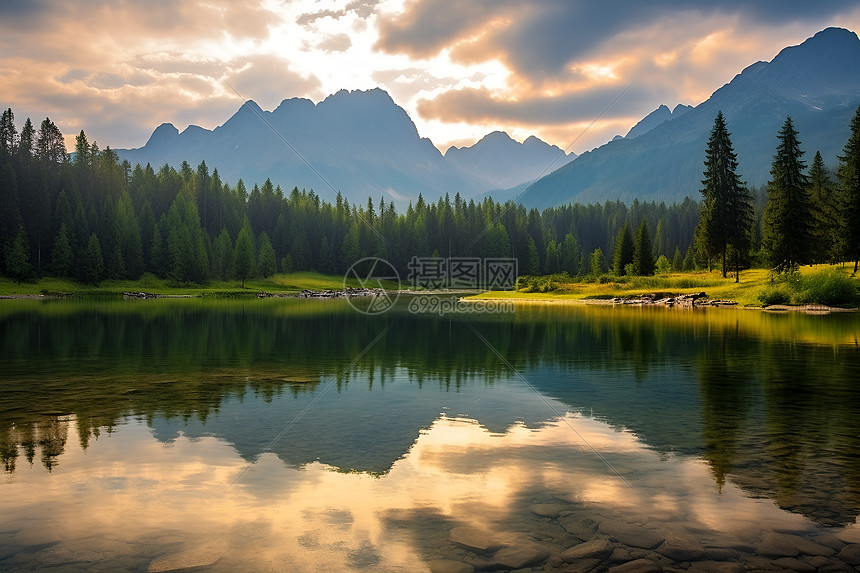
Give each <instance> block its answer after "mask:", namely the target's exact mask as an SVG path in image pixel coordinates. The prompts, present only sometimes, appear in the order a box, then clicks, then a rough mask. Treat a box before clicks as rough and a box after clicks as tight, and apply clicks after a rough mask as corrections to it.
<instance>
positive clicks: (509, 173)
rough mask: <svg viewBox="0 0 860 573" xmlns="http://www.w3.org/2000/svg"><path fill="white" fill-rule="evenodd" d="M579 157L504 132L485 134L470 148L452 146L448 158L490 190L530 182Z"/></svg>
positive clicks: (536, 139)
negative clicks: (521, 139)
mask: <svg viewBox="0 0 860 573" xmlns="http://www.w3.org/2000/svg"><path fill="white" fill-rule="evenodd" d="M575 158H576V154H575V153H571V154H567V153H565V152H564V150H562V149H561V148H559V147H558V146H555V145H550V144H548V143H546V142H544V141H541V140H540V139H538V138H537V137H535V136H531V137H529V138H527V139H526V140H525V141H523V142H522V143H518V142H516V141H514V140H513V139H512V138H511V136H509V135H508V134H507V133H505V132H503V131H494V132H492V133H489V134H487V135H485V136H484V137H483V138H482V139H481V140H480V141H478V142H477V143H476V144H475V145H472V146H470V147H450V148H448V150H447V151H446V152H445V159H446V160H447V161H449V162H450V163H452V164H453V165H454V166H456V167H457V168H458V169H461V170H462V171H464V172H466V173H469V174H471V175H474V176H477V177H479V178H480V179H481V180H483V181H485V182H486V183H487V185H489V187H490V189H508V188H510V187H514V186H516V185H520V184H522V183H529V182H531V181H534V180H536V179H538V178H540V177H541V176H543V175H545V174H546V173H549V172H550V171H554V170H555V169H558V168H559V167H561V166H563V165H565V164H566V163H567V162H568V161H571V160H572V159H575Z"/></svg>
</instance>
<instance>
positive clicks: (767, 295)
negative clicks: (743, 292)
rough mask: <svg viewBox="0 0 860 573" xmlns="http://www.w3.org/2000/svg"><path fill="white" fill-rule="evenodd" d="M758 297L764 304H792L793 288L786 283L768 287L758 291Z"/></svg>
mask: <svg viewBox="0 0 860 573" xmlns="http://www.w3.org/2000/svg"><path fill="white" fill-rule="evenodd" d="M758 299H759V301H760V302H761V303H762V304H763V305H764V306H770V305H772V304H790V303H791V290H790V289H789V287H788V286H787V285H785V284H776V285H773V286H769V287H766V288H765V289H763V290H762V291H761V292H759V293H758Z"/></svg>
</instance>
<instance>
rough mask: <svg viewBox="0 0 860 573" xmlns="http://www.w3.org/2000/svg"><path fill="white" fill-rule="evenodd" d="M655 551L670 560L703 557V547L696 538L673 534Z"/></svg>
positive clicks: (695, 559)
mask: <svg viewBox="0 0 860 573" xmlns="http://www.w3.org/2000/svg"><path fill="white" fill-rule="evenodd" d="M657 553H659V554H660V555H663V556H664V557H668V558H669V559H671V560H672V561H698V560H700V559H704V557H705V547H704V546H703V545H702V544H701V543H699V542H698V541H697V540H696V539H694V538H692V537H689V536H686V535H677V534H673V535H670V536H669V537H668V538H666V541H665V542H664V543H663V545H661V546H660V547H658V548H657Z"/></svg>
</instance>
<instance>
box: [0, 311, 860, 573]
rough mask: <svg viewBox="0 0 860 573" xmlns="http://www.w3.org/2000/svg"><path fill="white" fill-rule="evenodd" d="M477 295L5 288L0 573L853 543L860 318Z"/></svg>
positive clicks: (839, 550) (496, 561)
mask: <svg viewBox="0 0 860 573" xmlns="http://www.w3.org/2000/svg"><path fill="white" fill-rule="evenodd" d="M412 308H413V309H414V306H413V307H412ZM460 310H461V312H455V313H448V314H444V315H440V314H438V313H435V314H434V313H430V312H424V313H415V312H411V311H410V306H409V300H408V299H404V298H401V300H400V301H399V302H398V303H397V304H396V305H395V307H394V308H392V309H391V310H389V311H388V312H386V313H383V314H379V315H373V316H370V315H366V314H362V313H360V312H356V311H355V310H354V309H353V308H352V307H351V306H350V305H349V303H348V302H347V301H344V300H329V301H314V300H311V301H305V300H295V299H266V300H257V299H248V300H233V301H214V302H213V301H205V300H202V299H186V300H134V301H124V300H114V299H108V298H102V299H98V298H96V299H89V300H87V299H83V300H56V301H28V300H21V301H0V353H2V354H0V355H2V364H0V368H2V375H0V461H2V465H3V466H4V470H3V471H2V473H0V571H31V570H41V569H44V568H50V570H51V571H152V572H155V571H169V570H181V569H183V568H186V569H187V568H189V567H200V570H205V571H213V572H215V571H285V572H287V571H289V572H297V571H298V572H303V571H308V572H310V571H336V572H339V571H374V572H376V571H382V572H426V571H433V572H434V573H443V572H457V571H463V572H468V571H471V570H473V569H483V570H491V571H492V570H510V569H522V570H530V568H531V569H533V570H541V571H582V572H586V571H589V570H594V571H606V570H614V571H618V572H619V573H621V572H623V571H628V572H632V571H657V570H660V569H661V568H662V569H663V570H666V571H672V570H689V571H743V570H754V569H765V568H768V567H776V568H780V567H781V568H783V569H785V570H800V571H803V570H816V569H817V570H832V571H839V570H846V571H851V570H853V568H854V566H856V565H858V564H860V528H858V526H857V523H856V522H857V515H858V513H860V447H858V446H860V384H858V382H860V314H858V313H834V314H828V315H814V316H813V315H805V314H801V313H794V312H790V313H769V312H761V311H751V310H743V309H697V310H678V309H666V308H651V307H620V306H617V307H615V306H605V305H593V306H592V305H564V304H521V305H520V304H518V305H517V306H516V308H515V311H514V312H468V311H469V310H470V309H465V310H464V309H463V308H460ZM502 310H504V309H502ZM810 568H811V569H810Z"/></svg>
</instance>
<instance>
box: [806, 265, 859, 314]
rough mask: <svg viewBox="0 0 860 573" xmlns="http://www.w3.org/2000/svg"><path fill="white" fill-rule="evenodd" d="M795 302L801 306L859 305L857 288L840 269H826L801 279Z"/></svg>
mask: <svg viewBox="0 0 860 573" xmlns="http://www.w3.org/2000/svg"><path fill="white" fill-rule="evenodd" d="M796 289H797V293H796V295H795V300H796V302H797V303H799V304H811V303H817V304H824V305H827V306H851V305H855V304H857V300H858V296H857V288H856V287H855V286H854V283H853V282H852V281H851V279H850V278H849V277H847V276H845V275H844V274H842V273H840V272H839V270H838V269H826V270H823V271H820V272H817V273H814V274H811V275H809V276H806V277H803V278H801V279H800V280H799V281H798V283H797V287H796Z"/></svg>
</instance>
